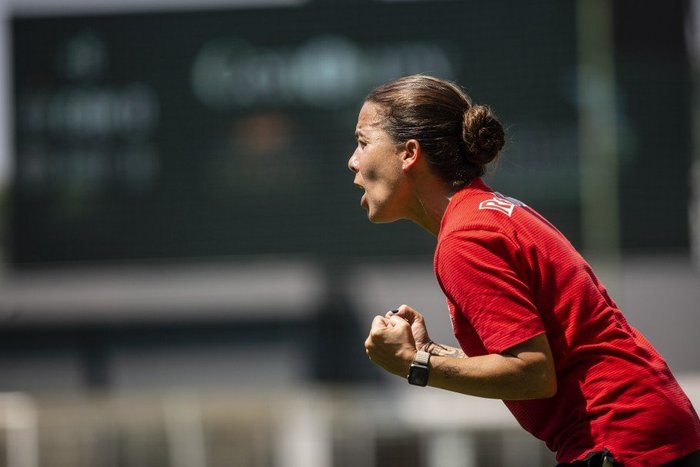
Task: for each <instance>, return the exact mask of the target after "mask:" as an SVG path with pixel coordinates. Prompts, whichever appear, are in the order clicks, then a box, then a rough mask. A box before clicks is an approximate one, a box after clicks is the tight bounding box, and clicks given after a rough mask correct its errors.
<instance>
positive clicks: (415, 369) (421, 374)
mask: <svg viewBox="0 0 700 467" xmlns="http://www.w3.org/2000/svg"><path fill="white" fill-rule="evenodd" d="M429 363H430V354H429V353H428V352H425V351H423V350H419V351H418V352H416V358H415V360H413V363H411V368H409V370H408V382H409V384H413V385H415V386H427V385H428V376H429V375H430V366H429Z"/></svg>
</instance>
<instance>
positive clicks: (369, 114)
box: [356, 102, 383, 133]
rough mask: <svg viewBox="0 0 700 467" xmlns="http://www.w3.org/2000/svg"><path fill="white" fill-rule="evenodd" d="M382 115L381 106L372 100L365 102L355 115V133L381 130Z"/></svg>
mask: <svg viewBox="0 0 700 467" xmlns="http://www.w3.org/2000/svg"><path fill="white" fill-rule="evenodd" d="M382 120H383V115H382V113H381V108H380V107H379V106H378V105H377V104H375V103H374V102H365V103H364V104H363V105H362V108H361V109H360V114H359V115H358V117H357V128H356V132H357V133H369V132H372V131H377V130H381V129H382V128H381V123H382Z"/></svg>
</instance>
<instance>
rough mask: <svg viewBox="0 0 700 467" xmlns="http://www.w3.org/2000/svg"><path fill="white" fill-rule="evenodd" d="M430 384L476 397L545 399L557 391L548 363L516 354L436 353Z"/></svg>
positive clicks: (432, 363) (431, 360)
mask: <svg viewBox="0 0 700 467" xmlns="http://www.w3.org/2000/svg"><path fill="white" fill-rule="evenodd" d="M430 366H431V369H430V378H429V379H428V385H429V386H432V387H435V388H441V389H446V390H448V391H454V392H459V393H462V394H467V395H471V396H477V397H486V398H492V399H503V400H527V399H543V398H547V397H551V396H553V395H554V394H555V393H556V380H555V379H554V378H552V377H551V375H549V374H548V372H547V368H546V365H532V364H528V365H525V364H523V362H522V361H521V360H520V359H518V358H517V357H514V356H510V355H504V354H490V355H483V356H479V357H470V358H454V357H443V356H438V355H434V356H432V357H431V358H430Z"/></svg>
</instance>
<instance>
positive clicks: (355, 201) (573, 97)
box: [0, 0, 700, 467]
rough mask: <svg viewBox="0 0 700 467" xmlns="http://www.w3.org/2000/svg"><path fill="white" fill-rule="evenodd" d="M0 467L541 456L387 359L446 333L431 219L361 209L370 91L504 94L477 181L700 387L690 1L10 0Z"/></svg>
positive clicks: (476, 405) (697, 393)
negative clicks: (389, 334)
mask: <svg viewBox="0 0 700 467" xmlns="http://www.w3.org/2000/svg"><path fill="white" fill-rule="evenodd" d="M0 18H2V20H3V21H2V22H1V23H0V26H1V29H0V184H1V185H0V190H1V191H0V227H1V239H2V242H1V249H0V252H1V267H0V466H8V467H93V466H94V467H142V466H143V467H146V466H149V467H151V466H163V467H224V466H251V467H281V466H285V467H286V466H290V467H296V466H298V467H344V466H365V467H375V466H376V467H379V466H381V467H387V466H388V467H391V466H402V467H411V466H416V467H436V466H440V467H453V466H454V467H457V466H540V465H554V463H555V461H554V458H553V456H552V454H551V453H549V452H548V451H547V449H546V448H545V446H544V445H542V443H540V442H539V441H537V440H535V439H533V438H531V437H530V436H529V435H527V434H526V433H524V432H522V430H521V429H520V428H519V427H517V426H516V424H515V422H514V421H513V420H512V418H511V417H510V415H509V414H508V413H507V411H506V410H505V408H504V407H503V406H502V404H501V403H500V402H499V401H490V400H482V399H476V398H470V397H466V396H459V395H454V394H450V393H445V392H441V391H439V390H435V389H430V388H428V389H420V388H418V389H417V388H412V387H409V386H408V385H407V384H406V382H405V381H403V380H400V379H399V378H394V377H389V376H387V375H385V374H383V373H382V371H381V370H380V369H379V368H377V367H374V366H373V365H372V364H371V363H370V362H369V361H368V360H367V358H366V356H365V354H364V348H363V342H364V339H365V335H366V333H367V330H368V328H369V324H370V322H371V319H372V317H373V316H374V315H376V314H384V313H385V312H386V311H387V310H389V309H391V308H395V307H396V306H398V305H400V304H401V303H408V304H411V305H413V306H414V307H415V308H417V309H419V310H421V311H423V313H424V314H425V315H426V316H427V320H428V325H429V329H430V331H431V337H433V338H434V339H435V340H439V341H442V342H445V343H448V344H452V345H456V344H455V342H454V338H453V337H452V334H451V329H450V324H449V319H448V316H447V311H446V306H445V303H444V299H443V297H442V295H441V293H440V290H439V287H438V286H437V283H436V281H435V279H434V278H433V273H432V257H431V253H432V249H433V247H434V239H433V238H431V237H430V236H429V235H428V234H426V233H424V232H423V231H421V230H420V229H419V228H417V227H415V226H413V225H410V224H408V223H396V224H392V225H382V226H377V225H372V224H370V223H369V222H368V221H367V220H366V216H365V213H364V212H363V211H362V210H361V209H360V208H359V198H360V194H361V193H360V192H359V191H358V190H357V189H355V188H354V187H353V185H352V174H350V172H348V170H347V167H346V161H347V158H348V157H349V156H350V154H351V153H352V151H353V149H354V144H355V142H354V136H353V133H354V128H355V123H356V118H357V112H358V110H359V108H360V106H361V104H362V100H363V98H364V96H365V95H366V94H367V93H368V92H369V91H370V90H371V89H372V88H373V87H375V86H377V85H378V84H381V83H382V82H385V81H387V80H389V79H392V78H395V77H398V76H401V75H407V74H413V73H428V74H434V75H437V76H440V77H442V78H447V79H450V80H455V81H457V82H459V83H460V84H461V85H462V86H463V87H464V88H465V89H466V90H467V92H468V93H469V94H470V95H471V96H472V97H473V99H474V100H475V101H476V102H478V103H485V104H488V105H490V106H491V107H492V108H493V109H494V110H495V112H496V113H497V114H498V115H499V117H500V118H501V120H502V121H503V122H504V123H505V124H506V126H507V128H508V144H507V146H506V149H505V151H504V153H503V155H502V158H501V160H500V162H499V164H498V166H497V167H495V168H494V169H493V170H492V171H491V173H490V174H489V175H488V177H487V178H488V182H489V183H490V184H491V185H492V186H493V187H494V188H496V189H497V190H498V191H500V192H503V193H506V194H508V195H510V196H514V197H517V198H519V199H521V200H522V201H524V202H526V203H527V204H529V205H531V206H533V207H535V208H536V209H538V210H539V211H540V212H542V213H543V214H544V215H545V216H547V217H548V218H549V219H550V220H551V221H552V222H553V223H554V224H556V225H557V226H558V227H559V228H560V229H561V230H562V231H563V232H564V233H565V234H566V235H567V236H568V237H569V238H570V239H571V241H572V242H573V243H574V245H575V246H576V247H577V248H579V249H580V250H581V251H582V252H583V254H584V256H586V257H587V258H588V259H589V260H590V262H591V263H592V264H593V266H594V268H595V269H596V270H597V271H598V273H599V275H601V277H602V278H603V281H604V282H605V283H606V285H607V286H608V288H609V289H610V291H611V294H612V296H613V297H614V298H615V299H616V300H617V301H618V303H619V304H620V305H621V307H622V309H623V311H624V312H625V314H626V315H627V317H628V319H629V321H630V322H631V323H632V324H633V325H634V326H636V327H638V328H639V329H640V330H641V331H642V332H643V333H644V334H645V335H646V336H647V337H648V338H649V339H650V340H651V342H652V343H653V344H654V345H655V346H656V347H657V348H658V349H659V350H660V352H661V353H662V354H663V355H664V356H665V357H666V359H667V361H668V363H669V365H670V366H671V368H672V370H673V371H674V373H675V374H676V375H677V376H678V378H679V380H680V381H681V384H682V385H683V387H684V388H685V389H686V391H687V392H688V394H689V396H690V397H691V399H692V400H693V401H694V403H695V405H696V407H697V406H698V403H700V359H699V358H698V356H697V355H698V351H699V350H700V348H699V347H698V337H699V335H698V329H700V305H699V304H700V273H699V270H698V267H699V265H700V225H699V223H700V205H699V204H698V196H700V163H699V158H698V157H699V156H698V149H700V140H699V139H698V136H697V135H698V134H700V133H698V122H699V119H698V115H699V114H698V105H697V104H698V97H697V95H698V94H697V83H698V79H697V76H698V75H697V69H698V60H699V59H700V35H699V30H698V25H699V24H700V22H699V21H700V4H698V2H697V1H693V0H676V1H673V2H663V1H641V2H640V1H632V0H617V1H615V2H609V1H604V0H578V1H558V0H537V1H531V2H521V3H518V2H506V1H504V0H498V1H491V2H477V1H472V0H468V1H450V0H437V1H430V0H423V1H421V0H417V1H406V2H403V1H379V0H354V1H350V0H346V1H341V0H336V1H331V0H307V1H295V0H260V1H255V0H230V1H224V0H205V1H195V0H177V1H170V0H138V1H137V0H128V1H127V0H119V1H117V0H53V1H49V0H2V1H0Z"/></svg>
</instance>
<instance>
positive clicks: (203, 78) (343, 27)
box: [9, 1, 579, 267]
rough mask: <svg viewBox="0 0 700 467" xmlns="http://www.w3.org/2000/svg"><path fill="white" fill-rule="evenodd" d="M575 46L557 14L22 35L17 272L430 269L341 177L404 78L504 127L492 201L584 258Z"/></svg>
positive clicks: (364, 14) (70, 28)
mask: <svg viewBox="0 0 700 467" xmlns="http://www.w3.org/2000/svg"><path fill="white" fill-rule="evenodd" d="M574 26H575V18H574V4H573V2H551V1H536V2H527V3H523V4H519V3H517V2H516V3H513V2H457V1H454V2H453V1H443V2H408V3H370V2H357V3H356V4H353V3H352V2H347V3H341V4H338V5H328V4H326V3H320V4H314V3H311V4H307V5H301V6H294V7H276V8H263V9H231V10H216V11H214V10H211V11H208V10H205V11H197V12H192V11H187V12H168V13H139V14H114V15H86V16H36V15H33V16H24V17H22V16H20V17H15V18H13V20H12V52H13V97H14V150H15V154H14V157H15V164H14V165H15V177H14V180H13V186H12V206H11V208H12V209H11V212H12V213H11V219H10V225H11V237H10V248H9V253H10V259H11V262H12V263H13V264H14V265H15V266H17V267H24V266H36V265H46V264H65V263H71V264H73V263H83V262H107V263H109V262H123V261H140V260H149V259H154V258H161V259H163V258H165V259H167V258H169V259H178V258H207V257H221V256H223V257H239V256H250V255H292V256H296V255H300V256H305V257H306V256H309V257H313V258H319V259H330V260H334V259H339V260H347V259H351V258H363V257H376V256H377V255H379V256H383V257H403V256H406V255H429V254H431V253H432V249H433V246H434V240H433V239H432V238H431V237H430V236H429V235H428V234H427V233H424V232H422V231H421V230H420V229H419V228H417V227H415V226H412V225H409V224H408V223H407V222H399V223H396V224H392V225H389V226H375V225H372V224H370V223H369V222H368V221H367V219H366V215H365V213H364V212H363V211H362V210H361V209H360V207H359V200H360V196H361V193H360V191H358V190H357V189H356V188H354V187H353V185H352V179H353V176H352V174H351V173H350V172H349V171H348V169H347V166H346V164H347V159H348V158H349V156H350V155H351V153H352V152H353V150H354V144H355V142H354V137H353V133H354V128H355V123H356V118H357V112H358V110H359V108H360V106H361V104H362V100H363V98H364V96H365V95H366V94H367V93H368V92H369V91H370V90H371V89H372V88H373V87H375V86H376V85H378V84H380V83H382V82H385V81H387V80H389V79H392V78H396V77H398V76H401V75H407V74H413V73H428V74H434V75H437V76H440V77H443V78H447V79H451V80H456V81H458V82H459V83H460V84H462V85H463V86H464V87H465V89H466V90H467V92H469V93H470V94H471V96H472V97H473V99H474V100H475V101H476V102H478V103H486V104H489V105H491V106H492V107H493V108H494V110H495V111H496V113H497V114H498V115H499V116H500V118H501V119H502V120H503V121H504V123H505V125H506V126H507V127H508V129H509V135H510V136H509V139H510V142H509V144H508V145H507V149H506V151H505V153H504V155H503V159H502V162H501V163H500V166H499V168H498V170H497V172H496V173H495V175H494V176H492V178H491V181H492V183H493V184H494V185H495V186H496V187H497V188H498V190H499V191H503V192H506V193H508V194H509V195H512V196H515V197H518V198H521V199H523V201H525V202H527V203H528V204H531V205H533V206H535V207H538V208H539V209H540V210H541V211H543V212H545V214H547V215H549V216H550V217H553V218H554V219H553V220H554V221H555V223H557V224H558V225H559V227H561V228H562V229H563V230H564V231H565V232H566V233H567V234H568V235H570V236H572V238H573V239H574V240H576V238H577V235H578V222H579V221H578V218H579V203H578V175H577V170H578V164H579V162H578V156H577V144H578V143H577V130H576V125H577V116H576V115H577V114H576V95H575V92H576V81H575V77H576V42H575V28H574ZM552 193H556V196H553V195H552Z"/></svg>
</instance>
